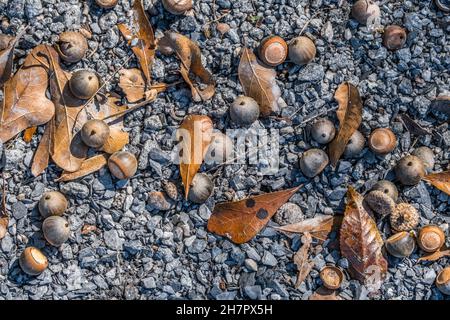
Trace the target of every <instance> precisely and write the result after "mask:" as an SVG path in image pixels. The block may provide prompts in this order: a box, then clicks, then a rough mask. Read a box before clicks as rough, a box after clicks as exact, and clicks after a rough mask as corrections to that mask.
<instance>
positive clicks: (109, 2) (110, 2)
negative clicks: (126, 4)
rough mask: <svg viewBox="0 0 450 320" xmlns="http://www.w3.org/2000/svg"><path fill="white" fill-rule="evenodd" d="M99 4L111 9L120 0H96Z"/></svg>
mask: <svg viewBox="0 0 450 320" xmlns="http://www.w3.org/2000/svg"><path fill="white" fill-rule="evenodd" d="M95 2H96V3H97V5H98V6H99V7H101V8H104V9H110V8H113V7H115V6H116V5H117V3H118V2H119V0H95Z"/></svg>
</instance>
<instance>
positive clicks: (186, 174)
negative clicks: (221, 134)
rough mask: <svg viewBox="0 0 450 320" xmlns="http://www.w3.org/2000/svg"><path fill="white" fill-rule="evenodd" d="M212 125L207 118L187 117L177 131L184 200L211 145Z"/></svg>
mask: <svg viewBox="0 0 450 320" xmlns="http://www.w3.org/2000/svg"><path fill="white" fill-rule="evenodd" d="M212 131H213V123H212V121H211V119H210V118H209V117H208V116H202V115H188V116H187V117H186V118H185V119H184V120H183V122H182V123H181V125H180V128H179V129H178V130H177V133H176V137H177V140H178V141H180V145H179V146H180V147H181V151H180V152H182V154H181V155H180V175H181V179H182V181H183V185H184V190H185V195H186V199H187V196H188V193H189V188H190V186H191V182H192V179H193V178H194V176H195V174H196V173H197V171H198V169H200V166H201V164H202V162H203V159H204V158H205V154H206V152H207V151H208V146H209V144H210V143H211V138H212Z"/></svg>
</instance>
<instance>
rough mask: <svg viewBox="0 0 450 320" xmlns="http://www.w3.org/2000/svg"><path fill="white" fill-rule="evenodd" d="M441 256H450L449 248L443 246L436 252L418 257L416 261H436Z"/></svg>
mask: <svg viewBox="0 0 450 320" xmlns="http://www.w3.org/2000/svg"><path fill="white" fill-rule="evenodd" d="M443 257H450V249H449V248H443V249H440V250H438V251H436V252H433V253H430V254H427V255H424V256H422V257H420V258H419V260H418V261H427V262H429V261H437V260H439V259H440V258H443Z"/></svg>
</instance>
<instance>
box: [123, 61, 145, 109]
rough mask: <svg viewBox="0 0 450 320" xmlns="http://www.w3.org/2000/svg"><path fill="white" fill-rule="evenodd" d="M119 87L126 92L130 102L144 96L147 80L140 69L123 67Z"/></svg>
mask: <svg viewBox="0 0 450 320" xmlns="http://www.w3.org/2000/svg"><path fill="white" fill-rule="evenodd" d="M119 74H120V78H119V87H120V88H121V89H122V90H123V92H124V93H125V95H126V97H127V100H128V102H131V103H133V102H136V101H139V100H141V99H142V98H144V92H145V82H144V78H142V73H141V71H140V70H139V69H122V70H120V71H119Z"/></svg>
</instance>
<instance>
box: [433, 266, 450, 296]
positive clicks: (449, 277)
mask: <svg viewBox="0 0 450 320" xmlns="http://www.w3.org/2000/svg"><path fill="white" fill-rule="evenodd" d="M436 287H437V288H438V289H439V291H441V292H442V293H443V294H446V295H450V267H446V268H444V269H442V270H441V271H440V272H439V273H438V275H437V277H436Z"/></svg>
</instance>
